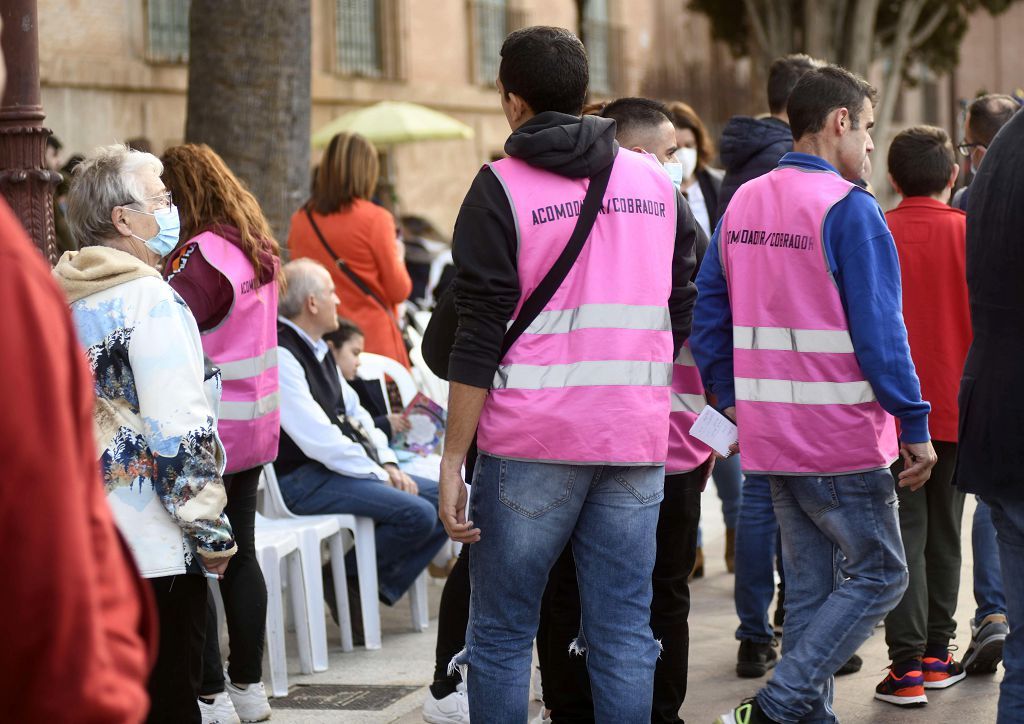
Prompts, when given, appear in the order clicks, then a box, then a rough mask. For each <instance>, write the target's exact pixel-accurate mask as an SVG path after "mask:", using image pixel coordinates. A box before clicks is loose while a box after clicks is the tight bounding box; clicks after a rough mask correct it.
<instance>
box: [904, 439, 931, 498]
mask: <svg viewBox="0 0 1024 724" xmlns="http://www.w3.org/2000/svg"><path fill="white" fill-rule="evenodd" d="M900 455H902V456H903V472H902V473H900V479H899V484H900V487H901V488H910V489H911V490H917V489H918V488H920V487H921V486H922V485H924V484H925V483H926V482H928V478H930V477H931V476H932V468H933V467H935V463H936V462H938V459H939V457H938V455H936V454H935V448H933V447H932V444H931V442H904V443H900Z"/></svg>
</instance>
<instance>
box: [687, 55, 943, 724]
mask: <svg viewBox="0 0 1024 724" xmlns="http://www.w3.org/2000/svg"><path fill="white" fill-rule="evenodd" d="M874 99H875V90H874V89H873V88H872V87H871V86H870V85H869V84H868V83H867V82H866V81H864V80H863V79H862V78H860V77H858V76H855V75H853V74H852V73H849V72H848V71H846V70H844V69H842V68H839V67H836V66H826V67H823V68H818V69H814V70H811V71H808V72H807V73H806V74H805V75H803V76H802V77H801V79H800V80H799V81H798V82H797V84H796V87H795V88H794V89H793V92H792V94H791V95H790V97H789V102H788V105H787V113H788V115H789V122H790V127H791V128H792V131H793V139H794V146H793V152H792V153H788V154H786V155H785V156H783V158H782V160H781V161H780V162H779V166H778V167H777V168H776V169H775V170H774V171H771V172H770V173H768V174H766V175H764V176H761V177H759V178H757V179H754V180H752V181H749V182H748V183H746V184H744V185H743V186H741V187H740V188H739V190H738V191H737V192H736V195H735V196H734V197H733V199H732V201H731V202H730V204H729V208H728V209H727V210H726V213H725V215H724V216H723V218H722V221H721V223H720V225H719V228H718V229H717V231H716V233H715V236H714V238H713V239H712V242H711V245H710V246H709V248H708V253H707V254H706V255H705V257H704V259H703V262H702V266H701V269H700V274H699V275H698V278H697V283H698V287H699V289H700V295H699V300H698V304H697V309H696V311H695V318H694V337H693V350H694V356H695V357H696V359H697V363H698V366H699V368H700V372H701V377H702V378H703V380H704V383H705V385H706V386H707V387H708V389H709V390H710V391H711V392H713V393H714V394H715V395H716V396H717V398H718V402H719V405H720V407H721V408H722V410H723V411H724V413H725V414H726V415H728V416H729V417H732V418H733V419H734V420H736V422H737V424H738V426H739V436H740V439H739V447H740V449H741V450H742V463H743V470H744V472H745V473H750V474H759V475H765V476H768V478H769V481H770V483H771V489H772V498H773V504H774V508H775V515H776V517H777V518H778V521H779V528H780V531H781V534H782V554H783V562H784V567H785V570H786V620H785V628H784V631H785V633H784V636H783V641H782V659H781V661H780V662H779V664H778V666H777V668H776V670H775V675H774V676H773V678H772V680H771V681H770V682H769V683H768V684H767V685H766V686H765V687H764V688H762V689H761V690H760V691H759V692H758V694H757V696H756V697H755V698H753V699H748V700H747V701H744V702H743V703H741V704H740V705H739V706H737V707H735V708H734V709H732V710H731V711H730V712H729V713H727V714H724V715H723V716H722V717H721V718H720V719H719V720H718V721H719V722H722V724H736V723H737V722H743V724H762V723H764V722H797V721H816V722H829V721H837V719H836V717H835V714H834V713H833V712H832V708H831V704H832V695H833V679H832V672H834V671H836V670H837V669H839V667H840V666H842V664H843V663H844V662H846V661H847V660H848V659H849V658H850V657H851V656H852V655H853V653H854V652H855V651H856V650H857V648H858V647H859V646H860V644H861V643H863V642H864V640H865V639H867V637H868V636H869V635H870V634H871V631H872V629H873V628H874V626H875V624H877V623H878V621H879V620H881V619H882V617H883V616H885V614H886V613H888V612H889V611H890V610H891V609H892V608H893V607H895V606H896V604H897V603H899V601H900V599H901V598H902V596H903V592H904V590H905V589H906V586H907V569H906V558H905V555H904V550H903V543H902V540H901V538H900V529H899V519H898V514H897V505H896V500H897V498H896V492H895V482H894V480H893V477H892V475H891V474H890V472H889V465H890V464H891V463H892V462H893V461H894V460H895V459H896V457H897V455H898V454H902V456H903V458H904V460H905V463H906V468H905V470H904V471H903V472H902V473H901V474H900V476H899V485H900V486H901V487H908V488H911V489H916V488H918V487H920V486H921V485H923V484H924V483H925V482H926V481H927V480H928V477H929V476H930V475H931V469H932V467H933V466H934V464H935V461H936V456H935V451H934V450H933V448H932V445H931V442H930V439H929V433H928V412H929V410H930V406H929V405H928V403H927V402H924V401H923V400H922V399H921V388H920V383H919V381H918V379H917V375H916V373H915V371H914V365H913V361H912V360H911V358H910V348H909V345H908V343H907V331H906V327H905V326H904V324H903V316H902V310H901V308H900V299H901V294H900V271H899V262H898V257H897V254H896V248H895V244H894V243H893V239H892V235H891V234H890V233H889V230H888V227H887V226H886V224H885V218H884V216H883V215H882V211H881V209H880V208H879V206H878V203H877V202H876V201H875V199H874V197H873V196H871V195H870V194H869V193H867V192H866V191H863V190H862V189H860V188H859V187H857V186H855V185H853V184H852V183H851V180H853V179H857V178H859V177H860V176H861V174H862V172H863V169H864V168H865V164H866V162H867V159H868V154H869V153H870V152H871V151H872V150H873V148H874V146H873V144H872V142H871V136H870V134H869V131H870V129H871V127H872V125H874V110H873V103H874ZM893 416H895V417H897V418H899V421H900V436H901V439H900V440H899V441H897V437H896V428H895V425H894V422H893ZM840 553H841V554H842V555H841V556H840V555H839V554H840ZM837 564H838V575H837V572H836V567H837Z"/></svg>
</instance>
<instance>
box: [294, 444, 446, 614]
mask: <svg viewBox="0 0 1024 724" xmlns="http://www.w3.org/2000/svg"><path fill="white" fill-rule="evenodd" d="M410 477H412V479H413V480H415V481H416V485H418V486H419V489H420V492H419V495H410V494H409V493H406V492H403V491H401V490H398V489H396V488H392V487H391V486H390V485H389V484H387V483H384V482H381V481H379V480H377V479H375V478H348V477H345V476H344V475H338V474H337V473H335V472H332V471H330V470H328V469H327V468H325V467H324V466H323V465H321V464H320V463H308V464H306V465H303V466H302V467H301V468H299V469H298V470H295V471H293V472H291V473H288V474H287V475H282V476H281V478H280V481H279V482H280V485H281V495H282V496H284V502H285V503H286V504H287V505H288V508H289V509H290V510H291V511H292V512H293V513H298V514H299V515H321V514H325V513H348V514H350V515H359V516H365V517H367V518H373V521H374V524H375V533H376V541H377V584H378V592H379V594H380V597H381V599H382V600H383V601H384V602H385V603H387V604H388V605H394V603H395V602H396V601H398V599H400V598H401V597H402V594H404V593H405V592H406V591H407V590H408V589H409V587H410V586H411V585H412V584H413V583H414V582H415V581H416V578H417V577H419V575H420V573H422V572H423V569H424V568H426V567H427V564H428V563H430V561H431V560H432V559H433V557H434V555H435V554H436V553H437V552H438V551H439V550H441V546H442V545H444V542H445V541H446V540H447V539H448V534H447V533H445V530H444V526H443V525H441V521H440V520H439V519H438V517H437V481H436V480H427V479H426V478H420V477H416V476H415V475H413V476H410ZM348 571H349V575H353V576H354V575H355V574H356V567H355V565H354V564H353V565H349V566H348Z"/></svg>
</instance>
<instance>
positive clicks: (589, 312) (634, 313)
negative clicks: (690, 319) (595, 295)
mask: <svg viewBox="0 0 1024 724" xmlns="http://www.w3.org/2000/svg"><path fill="white" fill-rule="evenodd" d="M511 324H512V323H511V322H510V323H509V326H511ZM577 329H649V330H653V331H656V332H667V331H669V330H671V329H672V320H671V318H670V317H669V313H668V308H667V307H662V306H657V307H654V306H646V305H636V304H581V305H580V306H578V307H575V308H573V309H551V310H548V311H544V312H541V313H540V314H538V315H537V318H536V319H534V320H533V322H531V323H530V326H529V327H527V328H526V334H565V333H566V332H573V331H575V330H577Z"/></svg>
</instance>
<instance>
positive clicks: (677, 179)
mask: <svg viewBox="0 0 1024 724" xmlns="http://www.w3.org/2000/svg"><path fill="white" fill-rule="evenodd" d="M661 167H662V168H663V169H665V173H667V174H668V177H669V178H670V179H672V185H673V186H675V187H676V188H678V187H679V184H681V183H682V182H683V164H681V163H679V162H678V161H666V162H665V163H663V164H662V165H661Z"/></svg>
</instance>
